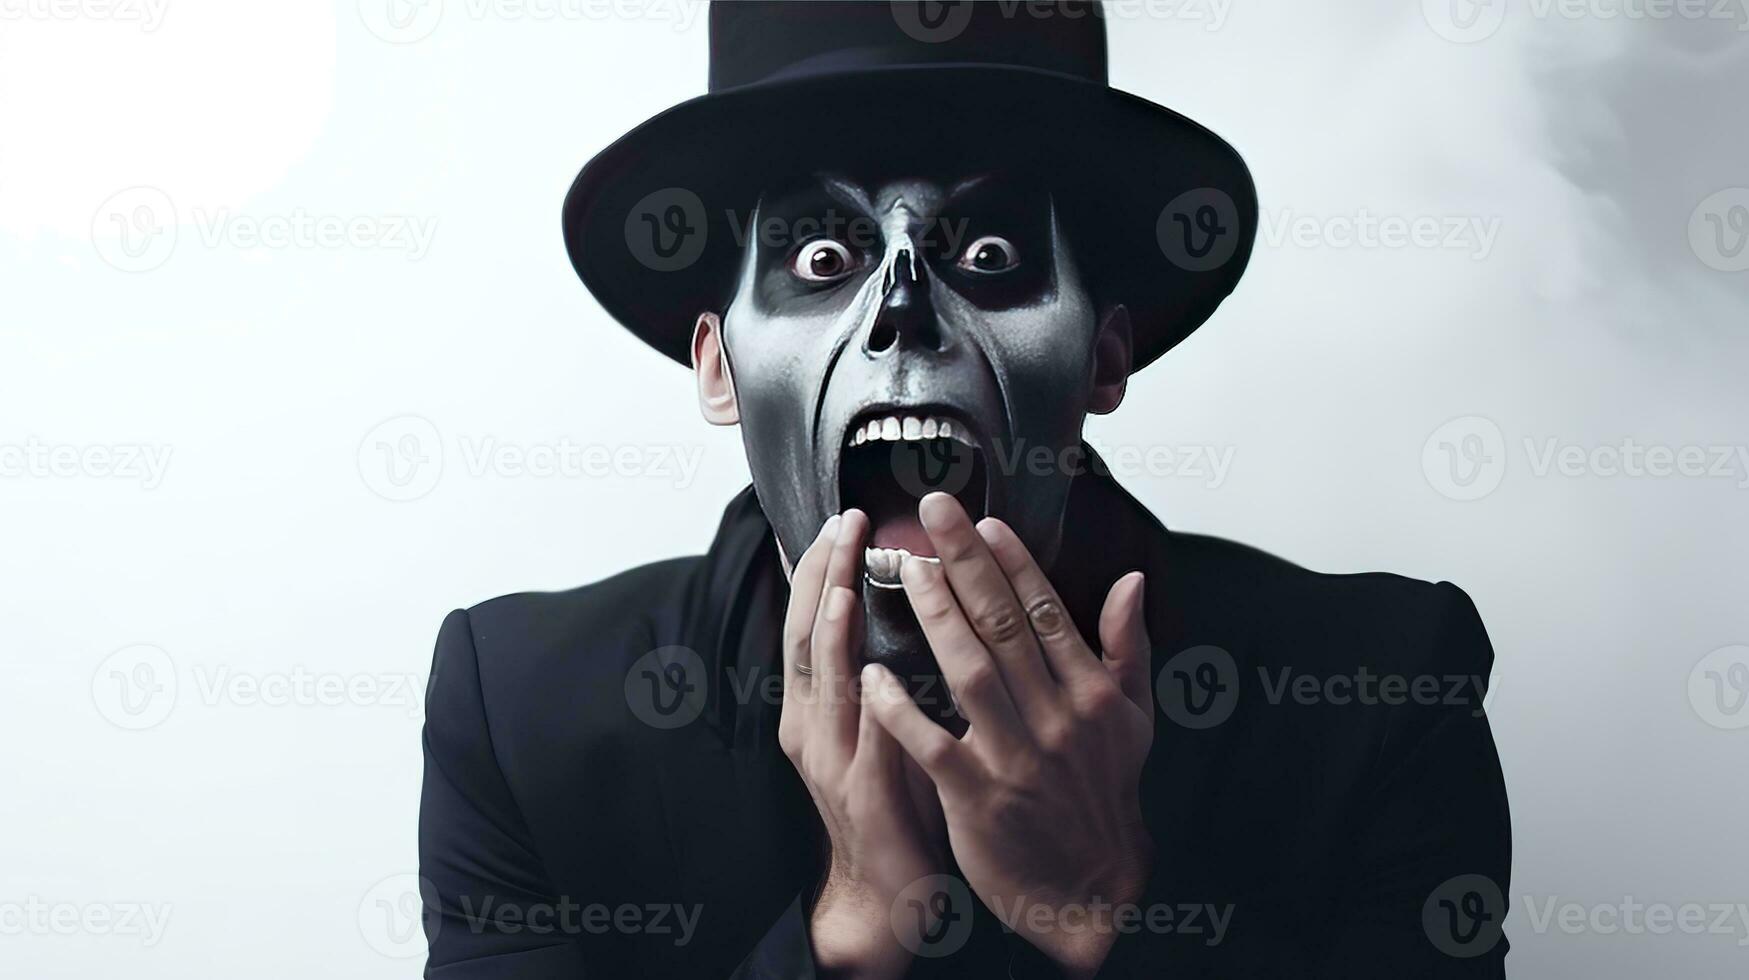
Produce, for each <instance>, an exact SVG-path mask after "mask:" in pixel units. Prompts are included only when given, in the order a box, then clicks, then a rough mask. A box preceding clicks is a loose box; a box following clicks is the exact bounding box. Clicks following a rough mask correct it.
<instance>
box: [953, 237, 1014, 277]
mask: <svg viewBox="0 0 1749 980" xmlns="http://www.w3.org/2000/svg"><path fill="white" fill-rule="evenodd" d="M1019 264H1020V252H1019V250H1017V249H1016V248H1015V247H1014V243H1013V242H1011V241H1009V240H1008V239H1006V238H1003V237H1002V236H1000V235H985V236H984V237H983V238H980V239H978V240H977V241H975V242H973V243H972V244H970V245H968V246H967V247H966V250H965V252H964V253H963V254H962V255H960V260H959V267H960V268H962V269H965V270H967V271H968V272H982V273H986V274H988V273H996V272H1007V271H1008V270H1009V269H1012V268H1014V267H1015V266H1017V265H1019Z"/></svg>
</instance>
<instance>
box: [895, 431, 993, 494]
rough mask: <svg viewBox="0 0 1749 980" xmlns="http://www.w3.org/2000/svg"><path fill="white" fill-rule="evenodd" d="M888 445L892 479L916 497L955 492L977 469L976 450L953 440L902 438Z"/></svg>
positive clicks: (963, 485)
mask: <svg viewBox="0 0 1749 980" xmlns="http://www.w3.org/2000/svg"><path fill="white" fill-rule="evenodd" d="M891 445H892V447H893V448H892V451H891V455H890V456H889V457H888V462H889V463H891V464H892V467H893V478H894V480H896V481H897V482H898V484H899V486H901V487H904V488H905V492H907V493H909V494H911V495H912V496H913V497H916V498H919V499H921V498H922V497H923V496H924V495H925V494H930V493H935V492H937V491H939V492H941V493H947V494H956V493H959V492H960V491H961V490H964V489H965V488H966V484H967V483H970V482H971V479H972V474H973V473H975V472H976V471H977V467H978V456H977V452H976V450H974V449H972V447H970V446H968V445H966V444H965V443H963V442H960V441H958V440H956V439H922V440H917V439H902V440H899V441H897V442H894V443H891Z"/></svg>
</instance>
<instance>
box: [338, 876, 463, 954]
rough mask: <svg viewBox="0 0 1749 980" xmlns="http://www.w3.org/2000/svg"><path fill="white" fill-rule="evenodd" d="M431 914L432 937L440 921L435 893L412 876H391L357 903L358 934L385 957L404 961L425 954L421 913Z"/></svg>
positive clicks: (429, 884) (424, 881)
mask: <svg viewBox="0 0 1749 980" xmlns="http://www.w3.org/2000/svg"><path fill="white" fill-rule="evenodd" d="M427 908H429V909H431V911H432V915H431V929H432V935H433V936H435V935H436V933H437V928H438V926H439V925H440V924H441V923H442V921H443V919H442V917H441V916H439V915H437V914H436V913H437V889H436V888H435V887H434V886H433V885H432V884H431V882H430V881H429V880H428V879H426V878H422V877H420V876H419V875H416V874H412V873H405V874H398V875H390V876H389V877H387V878H384V879H383V880H382V881H379V882H377V883H376V884H374V885H372V886H371V887H370V890H369V891H367V892H365V893H364V897H363V898H361V899H359V901H358V934H359V935H360V936H363V937H364V941H365V944H366V945H368V946H369V947H370V948H371V949H374V950H376V951H377V952H378V953H381V954H382V955H384V956H387V957H390V958H392V959H397V960H404V959H410V958H412V957H414V956H423V955H424V954H425V944H426V937H425V933H424V930H423V928H422V927H423V924H424V918H425V917H424V912H425V910H426V909H427Z"/></svg>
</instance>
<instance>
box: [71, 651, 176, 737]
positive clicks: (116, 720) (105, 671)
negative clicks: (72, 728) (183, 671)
mask: <svg viewBox="0 0 1749 980" xmlns="http://www.w3.org/2000/svg"><path fill="white" fill-rule="evenodd" d="M91 702H92V703H93V704H95V705H97V713H98V714H100V715H102V716H103V717H104V718H106V719H108V720H109V722H110V724H112V725H115V726H116V727H117V728H125V729H128V730H129V731H141V730H143V729H147V728H152V727H154V726H156V725H158V724H160V723H162V722H163V721H164V719H166V718H168V717H170V712H171V711H172V710H173V709H174V708H175V707H176V664H175V662H173V661H172V660H171V659H170V655H169V654H168V653H165V652H164V651H163V650H161V649H159V648H158V647H155V646H152V645H151V644H148V643H136V644H134V645H133V646H127V647H122V648H121V649H120V650H117V651H115V652H114V653H112V654H110V655H109V656H107V657H104V658H103V662H102V663H100V664H98V665H97V670H96V672H95V673H93V674H92V675H91Z"/></svg>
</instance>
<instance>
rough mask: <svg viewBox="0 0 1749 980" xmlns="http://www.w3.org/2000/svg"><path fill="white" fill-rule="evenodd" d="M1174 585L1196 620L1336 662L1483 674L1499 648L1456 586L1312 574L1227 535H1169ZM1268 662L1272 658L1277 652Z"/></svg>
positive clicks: (1296, 655) (1295, 654) (1382, 575)
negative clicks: (1490, 639) (1494, 646)
mask: <svg viewBox="0 0 1749 980" xmlns="http://www.w3.org/2000/svg"><path fill="white" fill-rule="evenodd" d="M1165 563H1166V567H1167V573H1168V575H1169V578H1168V581H1169V582H1171V583H1172V585H1173V587H1175V588H1178V589H1181V590H1182V591H1183V592H1184V593H1185V601H1184V603H1183V605H1184V607H1185V609H1186V610H1187V618H1188V620H1189V621H1190V623H1191V624H1193V625H1198V626H1201V627H1203V628H1204V629H1211V630H1214V631H1217V632H1221V633H1226V634H1240V635H1244V636H1246V637H1248V638H1249V639H1251V640H1252V641H1253V643H1251V644H1247V645H1250V646H1254V647H1258V646H1260V647H1264V648H1268V649H1274V650H1277V651H1281V654H1280V655H1281V656H1283V657H1288V658H1291V659H1296V660H1303V659H1316V660H1323V661H1326V662H1328V663H1330V664H1331V665H1332V666H1347V667H1350V668H1352V667H1354V666H1356V665H1361V664H1366V663H1375V664H1378V665H1380V666H1388V667H1390V668H1391V669H1392V670H1393V671H1395V672H1399V673H1403V672H1417V671H1424V672H1433V673H1454V672H1457V673H1462V674H1465V675H1468V674H1477V673H1479V674H1481V675H1483V676H1486V675H1487V673H1488V670H1489V668H1490V666H1491V664H1492V662H1493V649H1492V646H1491V645H1490V644H1489V642H1488V637H1487V632H1486V630H1485V629H1484V628H1483V626H1482V620H1481V616H1480V615H1479V614H1478V612H1477V611H1476V606H1475V603H1474V602H1472V601H1471V600H1470V597H1469V595H1468V594H1466V593H1465V592H1464V590H1463V589H1461V588H1459V587H1458V586H1456V585H1454V584H1452V583H1450V582H1438V583H1433V582H1426V581H1422V580H1419V579H1414V578H1408V577H1406V576H1403V575H1396V574H1392V573H1389V572H1360V573H1341V574H1333V573H1327V572H1318V571H1313V570H1311V569H1308V568H1304V567H1302V566H1300V565H1297V564H1294V563H1293V562H1291V561H1288V560H1286V559H1283V558H1279V557H1277V556H1275V555H1272V554H1269V553H1268V552H1265V551H1262V550H1259V549H1257V548H1253V547H1251V546H1249V545H1244V544H1240V543H1238V542H1235V541H1229V540H1226V539H1223V538H1217V537H1210V536H1206V535H1199V534H1181V533H1177V532H1173V533H1170V534H1169V535H1168V545H1167V549H1166V554H1165ZM1269 659H1275V658H1273V657H1271V658H1269Z"/></svg>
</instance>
